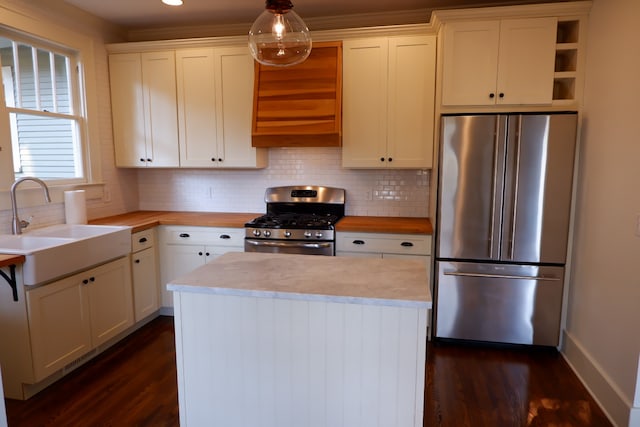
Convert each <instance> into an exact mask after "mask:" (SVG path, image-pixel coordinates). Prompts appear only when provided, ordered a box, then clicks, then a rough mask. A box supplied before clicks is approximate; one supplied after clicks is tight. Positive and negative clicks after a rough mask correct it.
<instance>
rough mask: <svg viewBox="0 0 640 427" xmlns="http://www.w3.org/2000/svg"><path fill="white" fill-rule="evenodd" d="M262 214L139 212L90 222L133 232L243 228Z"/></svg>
mask: <svg viewBox="0 0 640 427" xmlns="http://www.w3.org/2000/svg"><path fill="white" fill-rule="evenodd" d="M260 215H262V214H260V213H225V212H168V211H137V212H129V213H126V214H121V215H115V216H110V217H106V218H99V219H95V220H92V221H90V223H91V224H98V225H127V226H129V227H132V232H134V233H135V232H137V231H142V230H146V229H148V228H152V227H155V226H157V225H193V226H200V227H235V228H243V227H244V224H245V223H246V222H249V221H251V220H252V219H254V218H256V217H259V216H260Z"/></svg>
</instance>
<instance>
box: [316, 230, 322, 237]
mask: <svg viewBox="0 0 640 427" xmlns="http://www.w3.org/2000/svg"><path fill="white" fill-rule="evenodd" d="M321 237H322V232H320V231H316V238H317V239H319V238H321Z"/></svg>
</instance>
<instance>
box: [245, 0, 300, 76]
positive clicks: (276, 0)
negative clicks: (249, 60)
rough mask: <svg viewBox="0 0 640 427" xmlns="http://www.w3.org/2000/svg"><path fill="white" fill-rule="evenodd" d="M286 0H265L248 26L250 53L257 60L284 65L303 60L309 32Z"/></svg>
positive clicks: (266, 63) (277, 65) (274, 64)
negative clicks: (263, 6) (257, 14)
mask: <svg viewBox="0 0 640 427" xmlns="http://www.w3.org/2000/svg"><path fill="white" fill-rule="evenodd" d="M292 7H293V4H292V3H291V2H290V1H289V0H266V10H265V11H264V12H262V14H261V15H260V16H258V19H256V21H255V22H254V23H253V25H252V26H251V30H249V49H250V50H251V55H252V56H253V57H254V58H255V60H256V61H258V62H259V63H261V64H264V65H271V66H275V67H287V66H290V65H295V64H299V63H301V62H303V61H304V60H305V59H307V57H308V56H309V54H310V53H311V35H310V34H309V29H308V28H307V25H306V24H305V23H304V21H303V20H302V18H300V16H298V14H297V13H295V12H294V11H293V10H291V8H292Z"/></svg>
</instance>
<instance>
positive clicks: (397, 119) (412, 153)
mask: <svg viewBox="0 0 640 427" xmlns="http://www.w3.org/2000/svg"><path fill="white" fill-rule="evenodd" d="M435 79H436V37H435V36H422V37H392V38H390V39H389V108H388V117H389V122H388V138H387V157H388V163H387V165H388V166H389V167H401V168H430V167H432V166H433V138H434V135H433V132H434V119H435V117H434V108H435V106H434V97H435Z"/></svg>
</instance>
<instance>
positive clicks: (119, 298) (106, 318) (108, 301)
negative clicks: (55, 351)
mask: <svg viewBox="0 0 640 427" xmlns="http://www.w3.org/2000/svg"><path fill="white" fill-rule="evenodd" d="M82 275H83V279H82V280H83V283H84V281H87V280H88V282H89V284H88V286H87V287H86V289H87V290H88V293H89V307H90V310H89V311H90V313H91V341H92V344H93V345H94V346H98V345H101V344H104V343H105V342H106V341H108V340H110V339H111V338H113V337H115V336H116V335H118V334H119V333H120V332H123V331H124V330H125V329H127V328H128V327H129V326H131V325H133V301H132V289H131V270H130V267H129V258H128V257H127V258H120V259H118V260H116V261H113V262H110V263H108V264H104V265H101V266H100V267H96V268H94V269H92V270H88V271H86V272H85V273H83V274H82Z"/></svg>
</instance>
